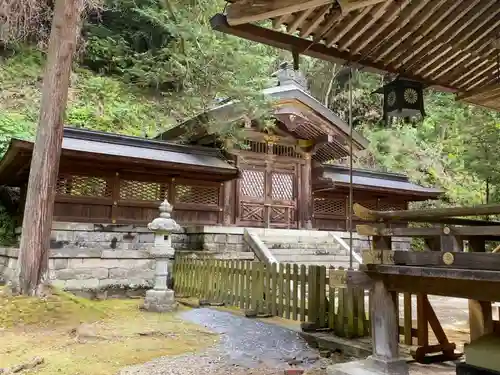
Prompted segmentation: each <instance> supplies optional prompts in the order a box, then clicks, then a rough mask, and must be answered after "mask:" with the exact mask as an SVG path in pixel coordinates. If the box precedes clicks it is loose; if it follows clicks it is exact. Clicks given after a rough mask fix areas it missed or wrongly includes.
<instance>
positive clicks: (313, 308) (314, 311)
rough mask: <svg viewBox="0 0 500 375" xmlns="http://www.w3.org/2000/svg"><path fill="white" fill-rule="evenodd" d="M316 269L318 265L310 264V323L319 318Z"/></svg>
mask: <svg viewBox="0 0 500 375" xmlns="http://www.w3.org/2000/svg"><path fill="white" fill-rule="evenodd" d="M316 269H317V266H309V268H308V271H307V278H308V279H307V321H308V322H310V323H317V320H318V304H317V296H316V293H317V288H316V282H317V277H316Z"/></svg>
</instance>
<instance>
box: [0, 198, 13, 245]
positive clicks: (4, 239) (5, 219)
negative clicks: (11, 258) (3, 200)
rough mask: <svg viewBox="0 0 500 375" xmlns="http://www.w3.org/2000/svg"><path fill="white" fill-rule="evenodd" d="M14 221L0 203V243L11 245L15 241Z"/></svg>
mask: <svg viewBox="0 0 500 375" xmlns="http://www.w3.org/2000/svg"><path fill="white" fill-rule="evenodd" d="M15 230H16V221H15V219H14V218H13V217H12V215H10V214H9V212H7V210H6V209H5V208H4V207H3V206H2V205H1V204H0V245H2V246H12V245H14V244H15V243H16V235H15Z"/></svg>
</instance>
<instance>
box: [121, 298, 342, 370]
mask: <svg viewBox="0 0 500 375" xmlns="http://www.w3.org/2000/svg"><path fill="white" fill-rule="evenodd" d="M181 317H182V318H183V319H185V320H186V321H188V322H191V323H196V324H199V325H201V326H204V327H206V328H207V329H209V330H211V331H214V332H217V333H219V334H220V335H221V339H220V342H219V343H218V344H217V345H215V346H214V347H212V348H210V349H208V350H206V351H204V352H201V353H193V354H187V355H182V356H177V357H164V358H159V359H156V360H153V361H151V362H148V363H146V364H143V365H139V366H134V367H130V368H127V369H124V370H122V372H121V373H120V375H146V374H148V375H191V374H201V373H204V374H211V375H222V374H236V375H240V374H241V375H243V374H244V375H251V374H256V375H257V374H265V375H273V374H276V375H277V374H280V375H282V374H283V370H284V369H287V368H292V367H294V366H299V367H300V368H305V369H313V368H318V369H326V367H327V365H329V364H333V363H334V362H333V360H330V359H324V358H320V356H319V352H318V351H317V350H315V349H311V348H310V347H309V346H308V345H307V343H306V342H305V341H304V340H303V339H302V338H301V337H300V336H299V335H298V333H297V332H294V331H291V330H288V329H286V328H283V327H280V326H277V325H274V324H267V323H263V322H261V321H258V320H253V319H248V318H245V317H242V316H238V315H235V314H232V313H229V312H225V311H219V310H213V309H206V308H202V309H194V310H191V311H188V312H185V313H183V314H181Z"/></svg>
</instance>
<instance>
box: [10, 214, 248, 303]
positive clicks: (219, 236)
mask: <svg viewBox="0 0 500 375" xmlns="http://www.w3.org/2000/svg"><path fill="white" fill-rule="evenodd" d="M52 228H53V229H52V233H51V240H50V260H49V270H50V271H49V275H48V276H49V280H50V282H51V283H52V284H53V285H55V286H57V287H60V288H63V289H65V290H70V291H94V292H97V293H101V292H105V291H113V292H115V291H116V292H118V291H120V290H139V291H140V290H144V289H147V288H150V287H152V285H153V284H152V283H153V277H154V265H155V264H154V262H155V261H154V259H153V258H152V257H151V256H150V254H149V249H150V248H151V247H152V246H153V243H154V234H153V233H152V232H150V231H149V230H148V229H147V228H145V227H137V226H133V225H102V224H85V223H62V222H54V223H53V227H52ZM20 234H21V233H20V231H18V235H19V238H20ZM172 246H173V247H174V249H176V251H184V252H186V253H192V252H195V253H199V252H200V251H202V252H203V253H204V254H207V255H211V256H213V257H215V258H221V259H253V258H254V254H253V252H248V248H247V249H246V250H245V245H244V243H243V228H227V227H211V226H208V227H192V228H187V229H186V230H185V231H184V232H183V233H174V234H172ZM18 253H19V249H18V248H17V247H16V248H14V247H13V248H0V280H2V279H3V281H4V282H7V281H9V280H11V279H12V278H13V276H14V272H15V269H16V265H17V257H18Z"/></svg>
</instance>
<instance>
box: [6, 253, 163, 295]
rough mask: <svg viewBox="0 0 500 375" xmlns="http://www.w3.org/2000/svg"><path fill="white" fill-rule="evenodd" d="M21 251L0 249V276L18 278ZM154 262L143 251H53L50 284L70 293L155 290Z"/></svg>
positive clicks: (50, 259)
mask: <svg viewBox="0 0 500 375" xmlns="http://www.w3.org/2000/svg"><path fill="white" fill-rule="evenodd" d="M18 254H19V249H16V248H0V274H2V275H3V278H4V281H5V282H7V281H9V280H12V279H13V278H14V276H15V274H14V273H15V270H16V266H17V258H18ZM154 265H155V263H154V259H152V258H151V256H150V255H149V253H148V252H146V251H143V250H103V249H90V248H82V249H68V248H66V249H56V250H54V249H52V250H51V251H50V258H49V275H48V277H49V281H50V283H51V284H52V285H54V286H56V287H59V288H61V289H64V290H69V291H102V292H104V291H107V290H110V291H111V290H113V291H119V290H123V291H125V290H145V289H149V288H151V287H152V285H153V284H152V283H153V277H154Z"/></svg>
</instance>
